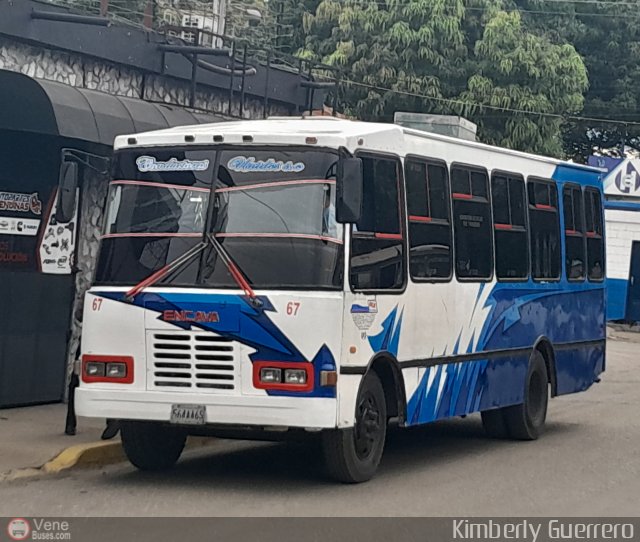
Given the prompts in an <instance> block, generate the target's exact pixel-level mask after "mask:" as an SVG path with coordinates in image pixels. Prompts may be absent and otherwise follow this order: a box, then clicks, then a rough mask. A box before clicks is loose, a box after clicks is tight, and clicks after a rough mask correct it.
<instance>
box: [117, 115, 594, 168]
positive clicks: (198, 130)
mask: <svg viewBox="0 0 640 542" xmlns="http://www.w3.org/2000/svg"><path fill="white" fill-rule="evenodd" d="M214 138H215V139H214ZM308 138H315V141H314V142H313V143H311V142H310V140H309V139H308ZM425 139H426V140H431V141H432V142H433V143H434V144H436V142H438V143H440V144H442V143H445V144H449V145H451V144H454V145H456V146H458V147H467V148H468V149H469V150H473V151H475V152H474V153H473V154H475V153H477V152H478V151H481V152H482V151H484V152H485V153H488V154H494V155H495V154H500V155H502V156H505V155H506V156H512V157H516V158H520V159H525V160H534V161H537V162H544V163H547V164H551V165H564V166H568V167H573V168H577V169H583V170H587V171H595V172H602V171H604V170H601V169H599V168H594V167H591V166H583V165H579V164H574V163H571V162H565V161H562V160H557V159H555V158H549V157H545V156H539V155H535V154H529V153H524V152H519V151H514V150H511V149H504V148H500V147H494V146H491V145H487V144H484V143H478V142H474V141H466V140H462V139H457V138H454V137H449V136H444V135H440V134H434V133H430V132H423V131H420V130H414V129H410V128H404V127H402V126H399V125H396V124H384V123H374V122H362V121H351V120H345V119H338V118H335V117H275V118H270V119H266V120H246V121H232V122H220V123H214V124H201V125H195V126H179V127H175V128H168V129H166V130H158V131H154V132H145V133H141V134H133V135H125V136H119V137H117V138H116V140H115V145H114V147H115V149H116V150H119V149H123V148H130V147H134V148H135V147H155V146H183V145H185V144H186V145H213V144H217V143H225V144H230V145H243V144H244V145H247V144H252V145H300V146H306V145H314V146H318V147H330V148H338V147H346V148H347V149H349V150H350V151H354V150H355V149H359V148H361V149H375V150H379V151H385V152H390V153H395V154H398V155H400V156H403V155H405V154H407V153H410V152H414V151H413V150H411V148H412V147H416V148H420V147H424V144H425V141H424V140H425ZM461 161H464V160H461Z"/></svg>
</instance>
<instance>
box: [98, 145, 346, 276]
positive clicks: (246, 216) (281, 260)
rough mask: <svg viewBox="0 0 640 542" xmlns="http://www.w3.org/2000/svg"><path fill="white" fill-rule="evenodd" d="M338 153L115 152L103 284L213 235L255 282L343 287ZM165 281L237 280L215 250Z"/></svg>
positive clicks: (149, 268)
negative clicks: (337, 211) (337, 210)
mask: <svg viewBox="0 0 640 542" xmlns="http://www.w3.org/2000/svg"><path fill="white" fill-rule="evenodd" d="M337 158H338V156H337V153H335V152H333V151H328V150H289V149H286V150H283V149H282V148H252V147H238V148H225V149H224V150H215V149H201V148H198V149H194V150H191V151H190V150H185V149H182V150H180V152H177V151H176V150H175V149H173V150H167V149H157V150H156V149H154V150H153V151H152V150H149V149H146V150H144V151H131V150H128V151H123V152H120V153H118V154H117V155H116V159H115V165H114V180H113V181H112V183H111V186H110V191H109V198H108V204H107V209H106V216H105V231H104V235H103V237H102V244H101V251H100V257H99V262H98V268H97V271H96V282H97V283H99V284H113V285H125V284H132V283H137V282H138V281H140V280H143V279H145V278H146V277H147V276H149V275H150V274H152V273H154V272H155V271H157V270H159V269H162V268H163V267H164V266H165V265H167V263H169V262H171V261H173V260H175V259H176V258H177V257H179V256H180V255H181V254H183V253H184V252H186V251H188V250H189V249H190V248H192V247H194V246H195V245H197V244H198V243H200V242H201V241H202V240H203V238H204V236H205V234H212V235H214V236H215V238H216V239H217V240H218V241H219V242H220V243H221V244H222V245H223V247H224V249H225V250H226V252H227V253H228V254H229V256H230V257H231V258H232V259H233V260H234V261H235V262H236V263H237V265H238V266H239V267H240V268H241V270H242V272H243V274H244V275H245V276H246V277H247V279H248V281H249V283H250V284H251V285H252V286H253V287H254V288H323V289H324V288H330V289H338V288H340V287H341V285H342V269H343V264H342V261H343V259H342V258H343V255H342V244H343V232H342V226H341V225H339V224H337V223H336V220H335V171H336V163H337ZM160 284H172V285H184V286H194V285H198V284H202V285H206V286H209V287H220V288H227V287H228V288H232V287H236V284H235V282H234V281H233V278H232V277H231V276H230V274H229V272H228V270H227V268H226V266H225V265H224V264H223V262H222V261H220V260H219V255H218V253H217V252H216V251H215V250H205V251H204V252H203V253H202V254H200V255H199V257H197V258H194V259H193V260H192V261H189V262H188V263H187V264H185V265H184V266H181V267H180V269H178V270H177V271H176V272H174V273H171V274H170V275H168V276H167V277H166V278H165V279H163V280H162V281H161V282H160Z"/></svg>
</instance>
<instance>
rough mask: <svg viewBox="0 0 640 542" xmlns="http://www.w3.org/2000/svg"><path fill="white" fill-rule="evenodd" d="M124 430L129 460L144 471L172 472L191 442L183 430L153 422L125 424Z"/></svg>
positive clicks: (125, 446)
mask: <svg viewBox="0 0 640 542" xmlns="http://www.w3.org/2000/svg"><path fill="white" fill-rule="evenodd" d="M120 431H121V436H122V447H123V448H124V453H125V455H126V456H127V459H129V461H130V462H131V464H132V465H133V466H135V467H137V468H138V469H140V470H150V471H159V470H167V469H170V468H171V467H173V466H174V465H175V464H176V462H177V461H178V459H179V458H180V455H181V454H182V450H183V449H184V445H185V442H186V440H187V435H186V434H185V433H184V432H182V431H180V430H179V429H176V428H173V427H168V426H165V425H161V424H158V423H153V422H122V426H121V429H120Z"/></svg>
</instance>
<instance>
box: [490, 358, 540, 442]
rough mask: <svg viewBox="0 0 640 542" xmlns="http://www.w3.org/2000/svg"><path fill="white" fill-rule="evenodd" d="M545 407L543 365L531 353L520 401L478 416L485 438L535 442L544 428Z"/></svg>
mask: <svg viewBox="0 0 640 542" xmlns="http://www.w3.org/2000/svg"><path fill="white" fill-rule="evenodd" d="M548 403H549V376H548V374H547V365H546V363H545V361H544V357H543V356H542V354H541V353H540V352H539V351H538V350H534V352H533V354H531V358H529V368H528V370H527V377H526V381H525V386H524V401H523V402H522V403H520V404H518V405H513V406H509V407H504V408H498V409H494V410H487V411H484V412H482V425H483V426H484V429H485V431H486V432H487V434H488V435H489V436H491V437H494V438H508V437H510V438H512V439H517V440H535V439H537V438H538V436H539V435H540V432H541V431H542V428H543V427H544V422H545V420H546V418H547V406H548Z"/></svg>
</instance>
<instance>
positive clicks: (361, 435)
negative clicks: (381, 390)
mask: <svg viewBox="0 0 640 542" xmlns="http://www.w3.org/2000/svg"><path fill="white" fill-rule="evenodd" d="M380 429H381V425H380V410H379V408H378V405H377V403H376V401H375V398H374V397H373V395H372V394H370V393H367V394H365V395H364V397H362V399H361V401H360V403H359V404H358V410H357V416H356V425H355V430H354V438H355V444H356V453H357V454H358V457H359V458H360V459H366V458H367V457H369V456H370V455H371V453H372V452H373V450H374V448H375V445H376V442H377V441H378V439H379V434H380Z"/></svg>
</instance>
